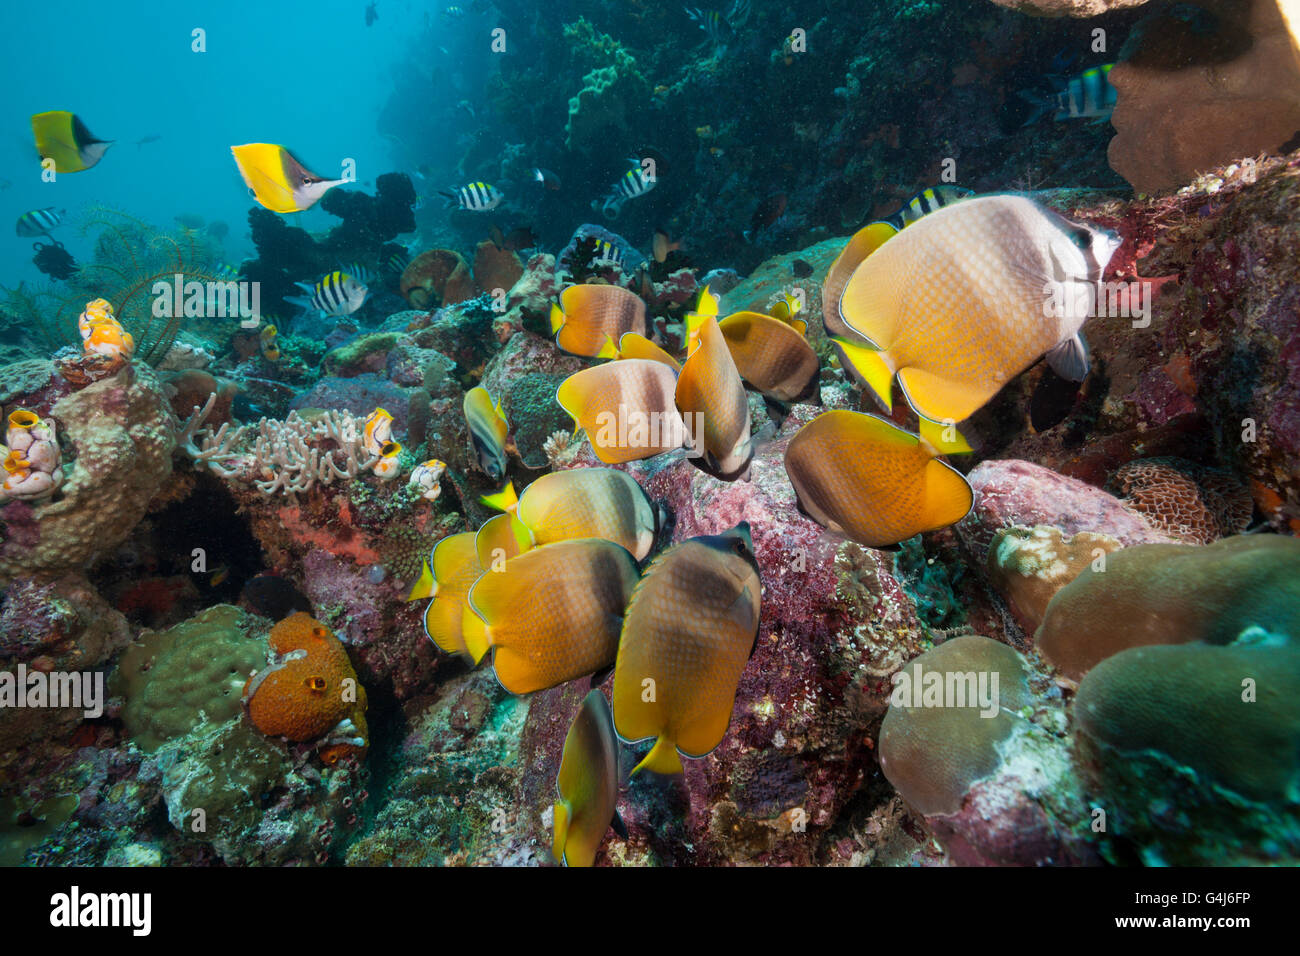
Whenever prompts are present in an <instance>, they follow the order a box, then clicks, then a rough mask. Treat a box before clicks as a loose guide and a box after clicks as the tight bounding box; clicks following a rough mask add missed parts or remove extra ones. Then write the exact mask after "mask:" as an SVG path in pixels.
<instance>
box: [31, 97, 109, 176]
mask: <svg viewBox="0 0 1300 956" xmlns="http://www.w3.org/2000/svg"><path fill="white" fill-rule="evenodd" d="M32 135H33V136H34V137H35V138H36V152H37V153H39V154H40V157H41V159H52V160H54V171H55V172H56V173H78V172H81V171H82V170H84V169H89V168H90V167H91V166H94V165H95V164H96V163H98V162H99V161H100V160H101V159H103V158H104V153H106V152H107V151H108V147H110V146H112V145H113V141H112V140H103V139H99V138H98V137H96V136H95V135H93V134H92V133H91V132H90V130H88V129H86V124H85V123H83V122H82V121H81V118H80V117H78V116H77V115H76V114H75V113H69V112H67V111H66V110H52V111H50V112H48V113H36V114H35V115H34V116H32Z"/></svg>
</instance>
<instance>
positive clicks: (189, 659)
mask: <svg viewBox="0 0 1300 956" xmlns="http://www.w3.org/2000/svg"><path fill="white" fill-rule="evenodd" d="M92 387H93V386H92ZM255 628H256V625H255V623H254V621H253V619H252V618H250V617H248V616H247V615H245V614H244V612H243V611H241V610H240V609H239V608H237V607H231V606H230V605H228V604H219V605H217V606H216V607H212V608H208V609H207V610H206V611H203V612H202V613H200V614H198V615H196V616H194V617H192V618H190V619H189V620H188V621H184V622H182V623H180V624H177V625H176V626H175V627H173V628H170V629H169V630H166V631H145V632H144V634H142V635H141V637H140V639H139V640H138V641H136V642H135V643H134V644H132V645H131V646H130V647H128V648H127V649H126V652H125V653H124V654H123V655H122V658H121V660H120V661H118V665H117V672H116V674H115V675H114V678H113V691H114V693H122V694H124V696H125V697H126V705H125V706H124V707H123V708H122V722H123V723H124V724H125V725H126V730H127V733H128V734H130V735H131V737H132V738H133V739H134V740H135V742H136V745H137V746H139V747H140V749H141V750H144V751H146V752H153V751H154V750H157V749H158V747H159V746H161V745H162V744H163V743H164V742H166V741H168V740H172V739H175V738H179V737H184V736H185V735H186V734H189V733H190V732H191V731H193V730H195V729H196V727H197V726H198V725H199V724H201V723H203V722H204V719H205V718H206V720H207V721H208V722H211V723H214V724H215V723H221V722H222V721H226V720H230V719H231V718H233V717H237V716H238V715H239V695H240V690H241V688H242V687H243V686H244V682H245V681H246V680H248V675H249V674H250V673H252V672H253V671H254V670H255V669H256V668H258V667H260V666H262V665H263V664H265V663H266V657H267V650H266V648H267V645H266V639H265V638H264V637H261V636H260V635H256V634H254V633H251V632H253V631H255Z"/></svg>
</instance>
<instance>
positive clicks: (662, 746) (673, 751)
mask: <svg viewBox="0 0 1300 956" xmlns="http://www.w3.org/2000/svg"><path fill="white" fill-rule="evenodd" d="M642 770H649V771H652V772H654V773H658V774H663V775H664V776H671V775H673V774H678V773H682V772H683V771H682V760H681V758H680V757H678V756H677V745H676V744H674V743H673V742H672V741H671V740H669V739H668V738H667V737H664V736H660V737H658V738H657V739H656V740H655V745H654V746H653V747H651V748H650V752H649V753H648V754H646V755H645V757H644V759H642V761H641V762H640V763H639V764H637V765H636V766H635V767H633V768H632V776H636V775H637V774H638V773H640V772H641V771H642Z"/></svg>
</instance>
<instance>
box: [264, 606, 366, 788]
mask: <svg viewBox="0 0 1300 956" xmlns="http://www.w3.org/2000/svg"><path fill="white" fill-rule="evenodd" d="M270 645H271V649H272V651H274V652H275V654H276V655H277V659H276V661H275V662H274V663H272V664H270V665H269V666H268V667H266V668H265V669H264V670H262V671H259V672H258V673H256V674H254V675H253V676H252V677H250V678H249V679H248V683H246V684H245V685H244V694H243V700H244V705H245V706H246V707H247V709H248V716H249V719H250V720H252V722H253V725H254V726H256V727H257V729H258V730H260V731H261V732H262V733H264V734H266V735H267V736H268V737H283V738H285V739H286V740H289V741H292V742H294V743H301V742H305V741H311V740H315V741H319V742H320V745H321V757H322V759H323V760H325V762H326V763H331V764H332V763H336V762H337V761H338V760H339V759H340V758H342V757H344V756H348V755H350V754H355V755H357V756H358V757H360V756H363V755H364V753H365V750H366V747H367V746H368V744H369V738H368V735H367V728H366V718H365V713H366V692H365V689H364V688H363V687H362V686H361V684H360V683H359V682H358V680H357V674H356V671H354V670H353V669H352V663H351V661H349V660H348V655H347V651H346V650H345V649H344V648H343V645H342V644H341V643H339V640H338V638H337V637H335V636H334V633H333V632H332V631H331V630H330V629H329V628H328V627H326V626H325V625H324V624H322V623H321V622H320V621H317V620H315V619H314V618H312V617H311V616H310V615H307V614H304V613H302V612H301V611H300V612H298V613H296V614H293V615H292V616H290V617H287V618H285V619H284V620H283V621H281V622H280V623H279V624H277V625H275V627H273V628H272V629H271V635H270Z"/></svg>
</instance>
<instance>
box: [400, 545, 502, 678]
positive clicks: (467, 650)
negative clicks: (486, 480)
mask: <svg viewBox="0 0 1300 956" xmlns="http://www.w3.org/2000/svg"><path fill="white" fill-rule="evenodd" d="M474 539H475V534H474V532H473V531H464V532H461V533H460V534H453V535H451V536H450V537H446V538H443V539H442V540H441V541H439V542H438V543H437V544H435V545H434V546H433V551H431V552H430V553H429V560H428V561H426V562H425V563H424V571H423V573H422V574H421V575H420V578H419V580H417V581H416V582H415V585H414V587H412V588H411V593H410V594H409V595H407V598H406V599H407V600H408V601H418V600H419V599H420V598H425V597H427V598H432V599H433V600H431V601H430V602H429V606H428V607H426V608H425V609H424V633H425V634H426V635H428V638H429V640H431V641H433V643H434V644H436V645H438V647H439V648H440V649H442V650H444V651H446V652H447V653H448V654H460V655H461V656H463V657H466V658H468V659H469V660H470V661H472V662H473V663H475V664H477V663H478V662H479V661H481V660H482V659H483V655H484V654H486V653H487V646H486V645H484V644H475V646H474V647H472V648H471V647H470V646H469V645H467V644H466V642H465V633H464V629H463V628H464V623H463V622H464V615H465V612H466V611H467V610H468V609H469V589H470V588H471V587H473V586H474V582H475V581H477V580H478V579H479V577H480V576H481V575H482V574H483V568H482V567H480V566H479V563H478V550H477V549H476V548H475V545H474Z"/></svg>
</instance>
